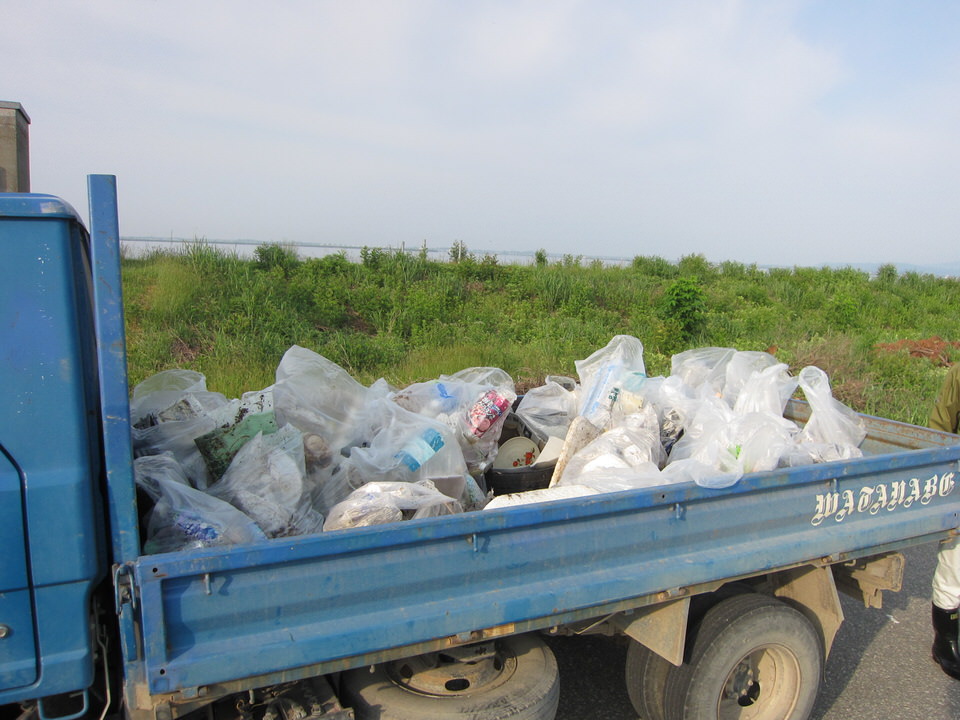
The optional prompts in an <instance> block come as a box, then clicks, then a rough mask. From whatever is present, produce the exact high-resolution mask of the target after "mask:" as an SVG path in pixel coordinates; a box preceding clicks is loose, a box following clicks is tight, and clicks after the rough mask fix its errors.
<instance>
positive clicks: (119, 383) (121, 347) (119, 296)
mask: <svg viewBox="0 0 960 720" xmlns="http://www.w3.org/2000/svg"><path fill="white" fill-rule="evenodd" d="M87 192H88V194H89V198H90V254H91V258H90V260H91V262H90V265H91V272H92V274H93V301H94V322H95V327H96V336H97V337H96V339H97V370H98V375H99V379H100V412H101V423H102V427H103V456H104V458H103V459H104V473H105V476H106V479H107V493H108V498H109V503H108V506H109V509H110V530H111V534H112V540H113V561H114V562H115V563H117V564H123V563H127V562H131V561H133V560H135V559H136V558H137V556H138V555H139V554H140V538H139V531H138V528H137V524H136V522H135V521H132V520H131V518H132V517H135V515H133V516H132V515H131V513H130V508H133V507H135V500H136V494H135V492H136V491H135V489H134V483H133V445H132V441H131V438H130V402H129V399H128V392H129V391H128V386H127V355H126V337H125V333H124V326H123V293H122V289H121V274H120V230H119V222H118V216H117V178H116V176H114V175H89V176H88V177H87Z"/></svg>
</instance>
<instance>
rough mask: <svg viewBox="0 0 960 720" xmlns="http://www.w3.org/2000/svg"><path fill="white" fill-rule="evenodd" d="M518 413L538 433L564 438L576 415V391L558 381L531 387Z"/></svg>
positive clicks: (544, 435)
mask: <svg viewBox="0 0 960 720" xmlns="http://www.w3.org/2000/svg"><path fill="white" fill-rule="evenodd" d="M516 414H517V416H518V417H519V418H520V419H521V420H522V421H523V423H524V424H525V425H526V426H527V427H528V428H529V429H530V430H531V431H532V432H533V433H534V434H536V435H537V436H539V437H540V438H542V439H544V440H546V439H547V438H551V437H558V438H565V437H566V436H567V430H569V429H570V423H571V422H572V421H573V418H575V417H576V416H577V393H576V392H571V391H570V390H567V389H566V388H564V387H563V386H562V385H560V384H559V383H556V382H552V381H550V382H547V383H545V384H544V385H541V386H540V387H535V388H531V389H530V390H528V391H527V392H526V393H525V394H524V396H523V398H522V399H521V400H520V404H519V405H517V410H516Z"/></svg>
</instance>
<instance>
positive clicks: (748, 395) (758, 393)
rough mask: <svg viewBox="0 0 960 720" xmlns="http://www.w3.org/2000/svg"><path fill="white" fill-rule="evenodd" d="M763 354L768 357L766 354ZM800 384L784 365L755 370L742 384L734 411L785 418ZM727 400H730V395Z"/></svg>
mask: <svg viewBox="0 0 960 720" xmlns="http://www.w3.org/2000/svg"><path fill="white" fill-rule="evenodd" d="M763 354H765V355H766V353H763ZM768 357H772V356H768ZM734 359H736V358H734ZM732 364H733V363H732V361H731V365H732ZM798 382H799V380H798V379H797V378H795V377H792V376H791V375H790V373H789V368H788V367H787V365H786V364H784V363H776V364H774V365H769V366H767V367H765V368H764V369H762V370H753V371H752V372H751V373H750V375H749V376H747V377H746V378H744V380H743V382H742V383H740V389H739V390H738V391H737V396H736V402H735V404H734V405H733V409H734V411H735V412H736V413H737V414H739V415H745V414H747V413H751V412H757V413H765V414H768V415H775V416H783V411H784V409H785V408H786V407H787V402H788V401H789V400H790V398H791V396H792V395H793V393H794V391H795V390H796V389H797V384H798ZM726 399H727V400H729V395H727V396H726Z"/></svg>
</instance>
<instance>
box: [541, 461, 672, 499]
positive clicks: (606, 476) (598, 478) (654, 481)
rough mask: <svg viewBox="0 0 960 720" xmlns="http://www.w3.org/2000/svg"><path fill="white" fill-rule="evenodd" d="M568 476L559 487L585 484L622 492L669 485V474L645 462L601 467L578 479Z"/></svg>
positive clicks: (599, 490)
mask: <svg viewBox="0 0 960 720" xmlns="http://www.w3.org/2000/svg"><path fill="white" fill-rule="evenodd" d="M572 477H573V476H570V479H569V481H568V480H567V476H566V475H564V477H563V478H562V479H561V480H560V482H559V483H557V486H558V487H568V486H571V485H572V486H583V487H588V488H592V489H593V490H596V491H597V492H602V493H606V492H620V491H622V490H636V489H638V488H645V487H657V486H660V485H669V484H670V483H671V480H670V478H669V476H665V475H664V473H663V472H662V471H661V470H660V468H658V467H657V465H656V463H652V462H643V463H640V464H639V465H636V466H633V467H626V468H624V467H601V468H596V469H594V470H591V471H590V472H585V473H582V474H580V475H578V476H577V477H576V480H574V479H572Z"/></svg>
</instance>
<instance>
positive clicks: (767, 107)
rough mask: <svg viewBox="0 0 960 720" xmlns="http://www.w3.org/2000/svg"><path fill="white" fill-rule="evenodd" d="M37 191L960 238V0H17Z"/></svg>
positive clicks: (899, 244)
mask: <svg viewBox="0 0 960 720" xmlns="http://www.w3.org/2000/svg"><path fill="white" fill-rule="evenodd" d="M0 47H2V48H3V62H2V63H0V100H7V101H14V102H20V103H22V104H23V106H24V108H25V109H26V111H27V113H28V114H29V115H30V117H31V120H32V125H31V126H30V143H31V173H32V178H31V179H32V187H33V190H34V191H35V192H49V193H52V194H56V195H60V196H62V197H64V198H65V199H67V200H68V201H70V202H71V203H73V204H74V205H75V206H76V207H77V208H78V210H80V211H81V213H82V214H83V215H84V216H85V215H86V190H85V176H86V174H87V173H92V172H103V173H113V174H116V175H117V176H118V184H119V188H120V202H121V207H120V227H121V232H122V234H124V235H152V236H175V237H188V238H193V237H205V238H209V239H221V238H250V239H255V240H261V241H287V242H300V241H308V242H322V243H342V244H348V245H370V246H375V245H376V246H390V247H399V246H400V245H401V243H404V244H406V246H407V247H411V246H419V245H420V244H421V243H422V242H423V241H424V240H425V241H426V242H427V244H428V245H429V246H431V247H447V246H449V245H450V244H451V243H452V242H453V241H455V240H459V241H461V242H463V243H465V244H466V245H467V247H468V248H469V249H470V250H471V251H474V252H477V253H485V252H492V251H496V250H530V251H533V250H536V249H538V248H544V249H546V250H547V251H548V252H550V253H570V254H574V255H584V256H589V257H594V256H626V257H632V256H634V255H661V256H663V257H665V258H668V259H670V260H676V259H678V258H680V257H681V256H683V255H688V254H693V253H702V254H703V255H705V256H706V257H707V258H708V259H709V260H711V261H715V262H719V261H723V260H737V261H740V262H745V263H758V264H778V265H793V264H796V265H820V264H824V263H835V262H839V263H846V262H851V263H855V262H901V263H903V262H908V263H930V262H940V261H957V260H960V248H958V239H960V237H958V236H960V182H958V180H960V2H955V1H954V0H942V1H940V2H936V1H933V0H911V1H910V2H904V1H903V0H900V1H898V2H893V1H892V0H870V1H867V0H860V1H857V2H854V1H852V0H817V1H810V2H807V1H803V0H795V1H787V2H777V1H776V0H756V1H751V0H745V1H739V2H738V1H736V0H731V1H727V0H715V1H704V2H697V1H693V2H685V1H682V0H681V1H679V2H676V1H670V2H667V1H665V0H661V1H659V2H645V1H636V2H628V1H626V0H624V1H621V2H614V1H604V0H599V1H598V0H594V1H592V2H586V1H584V2H576V1H565V0H551V1H544V2H498V1H492V2H491V1H484V2H462V1H458V0H442V1H441V0H438V1H436V2H427V1H424V2H402V1H397V0H391V1H389V2H367V1H366V0H351V1H350V2H320V1H311V2H305V1H303V2H283V1H279V0H278V1H272V2H268V1H266V0H260V1H259V2H250V1H247V0H229V1H222V2H211V1H208V0H191V1H190V2H186V1H180V0H83V1H82V2H81V1H79V0H77V1H74V2H67V1H44V0H30V1H29V2H27V1H26V0H0Z"/></svg>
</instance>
